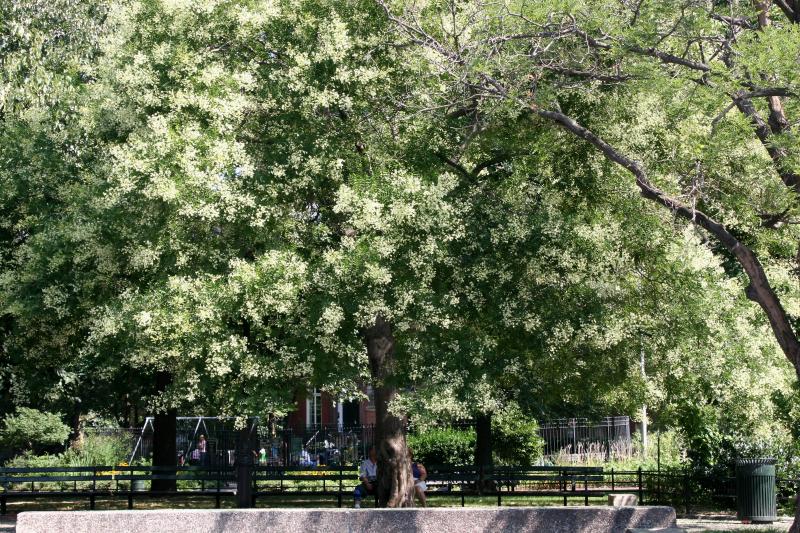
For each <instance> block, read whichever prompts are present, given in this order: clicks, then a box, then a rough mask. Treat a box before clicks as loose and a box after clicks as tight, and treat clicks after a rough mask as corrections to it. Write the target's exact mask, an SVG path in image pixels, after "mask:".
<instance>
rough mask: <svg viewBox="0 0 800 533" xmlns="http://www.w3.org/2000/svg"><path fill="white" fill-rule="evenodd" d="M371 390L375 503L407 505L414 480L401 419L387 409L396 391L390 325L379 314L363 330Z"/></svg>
mask: <svg viewBox="0 0 800 533" xmlns="http://www.w3.org/2000/svg"><path fill="white" fill-rule="evenodd" d="M364 339H365V341H366V344H367V356H368V357H369V368H370V373H371V377H372V383H373V388H374V391H375V415H376V420H375V422H376V423H375V446H376V448H377V451H378V486H377V493H378V505H379V506H380V507H411V506H412V505H413V502H414V500H413V496H414V492H413V489H414V481H413V479H412V477H411V461H410V460H409V457H408V447H407V446H406V437H405V433H404V431H403V419H401V418H400V417H399V416H397V415H395V414H393V413H391V412H390V411H389V404H390V402H391V401H392V399H393V398H394V397H395V395H396V394H397V388H396V385H395V382H394V379H395V376H394V372H395V365H396V360H395V352H394V336H393V335H392V326H391V324H390V323H389V322H388V321H386V320H385V319H384V318H383V317H382V316H381V315H378V316H377V317H375V322H374V323H373V324H372V325H371V326H370V327H368V328H366V330H365V331H364Z"/></svg>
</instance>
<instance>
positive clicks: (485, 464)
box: [475, 413, 494, 491]
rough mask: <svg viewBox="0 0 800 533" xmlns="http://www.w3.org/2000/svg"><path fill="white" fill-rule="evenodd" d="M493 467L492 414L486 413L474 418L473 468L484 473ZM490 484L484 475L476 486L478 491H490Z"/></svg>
mask: <svg viewBox="0 0 800 533" xmlns="http://www.w3.org/2000/svg"><path fill="white" fill-rule="evenodd" d="M493 465H494V459H493V457H492V414H491V413H486V414H481V415H478V416H477V417H475V468H477V469H478V472H481V473H483V472H485V471H486V470H487V469H490V468H491V467H492V466H493ZM490 485H491V482H490V481H488V480H486V479H485V477H484V475H482V476H481V480H480V483H479V486H478V490H479V491H483V490H487V489H488V490H491V489H492V487H491V486H490Z"/></svg>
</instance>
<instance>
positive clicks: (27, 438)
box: [0, 407, 69, 453]
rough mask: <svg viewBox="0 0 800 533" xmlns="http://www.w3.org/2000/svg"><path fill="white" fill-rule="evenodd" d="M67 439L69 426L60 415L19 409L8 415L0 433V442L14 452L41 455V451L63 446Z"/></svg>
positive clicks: (24, 408)
mask: <svg viewBox="0 0 800 533" xmlns="http://www.w3.org/2000/svg"><path fill="white" fill-rule="evenodd" d="M68 437H69V426H67V425H66V424H64V423H63V422H62V421H61V415H60V414H57V413H47V412H42V411H38V410H36V409H30V408H28V407H20V408H18V409H17V412H16V414H12V415H8V416H6V418H5V419H4V421H3V429H2V431H0V442H2V444H3V445H4V446H6V447H8V448H10V449H11V450H13V451H16V452H26V451H27V452H33V453H41V452H42V451H43V450H48V449H52V448H54V447H58V446H63V444H64V443H65V442H66V440H67V438H68Z"/></svg>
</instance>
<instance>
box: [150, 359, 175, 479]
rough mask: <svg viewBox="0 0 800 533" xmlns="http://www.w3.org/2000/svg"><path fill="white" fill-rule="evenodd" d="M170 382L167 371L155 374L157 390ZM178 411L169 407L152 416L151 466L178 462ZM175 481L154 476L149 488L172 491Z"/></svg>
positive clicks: (170, 378) (173, 471) (172, 473)
mask: <svg viewBox="0 0 800 533" xmlns="http://www.w3.org/2000/svg"><path fill="white" fill-rule="evenodd" d="M171 382H172V377H171V376H170V375H169V373H168V372H159V373H158V374H157V375H156V388H157V389H158V391H159V392H163V391H165V390H166V389H167V387H168V386H169V384H170V383H171ZM177 417H178V412H177V410H175V409H169V410H167V411H166V412H164V413H156V415H155V417H154V418H153V466H159V467H173V468H174V467H175V465H176V464H177V462H178V454H177V448H176V446H175V437H176V434H177V430H178V427H177V426H178V420H177ZM156 474H157V475H160V476H169V475H174V474H175V470H165V471H159V472H157V473H156ZM176 488H177V483H176V481H175V480H174V479H157V478H154V479H153V481H152V482H151V484H150V489H151V490H152V491H154V492H157V491H174V490H176Z"/></svg>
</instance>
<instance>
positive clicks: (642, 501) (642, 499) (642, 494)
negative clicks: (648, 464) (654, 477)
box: [638, 466, 644, 505]
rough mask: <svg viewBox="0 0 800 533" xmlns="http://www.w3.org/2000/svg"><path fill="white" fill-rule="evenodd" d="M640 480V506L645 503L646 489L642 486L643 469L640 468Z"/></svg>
mask: <svg viewBox="0 0 800 533" xmlns="http://www.w3.org/2000/svg"><path fill="white" fill-rule="evenodd" d="M638 478H639V504H640V505H641V504H643V503H644V487H643V486H642V467H641V466H640V467H639V470H638Z"/></svg>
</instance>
